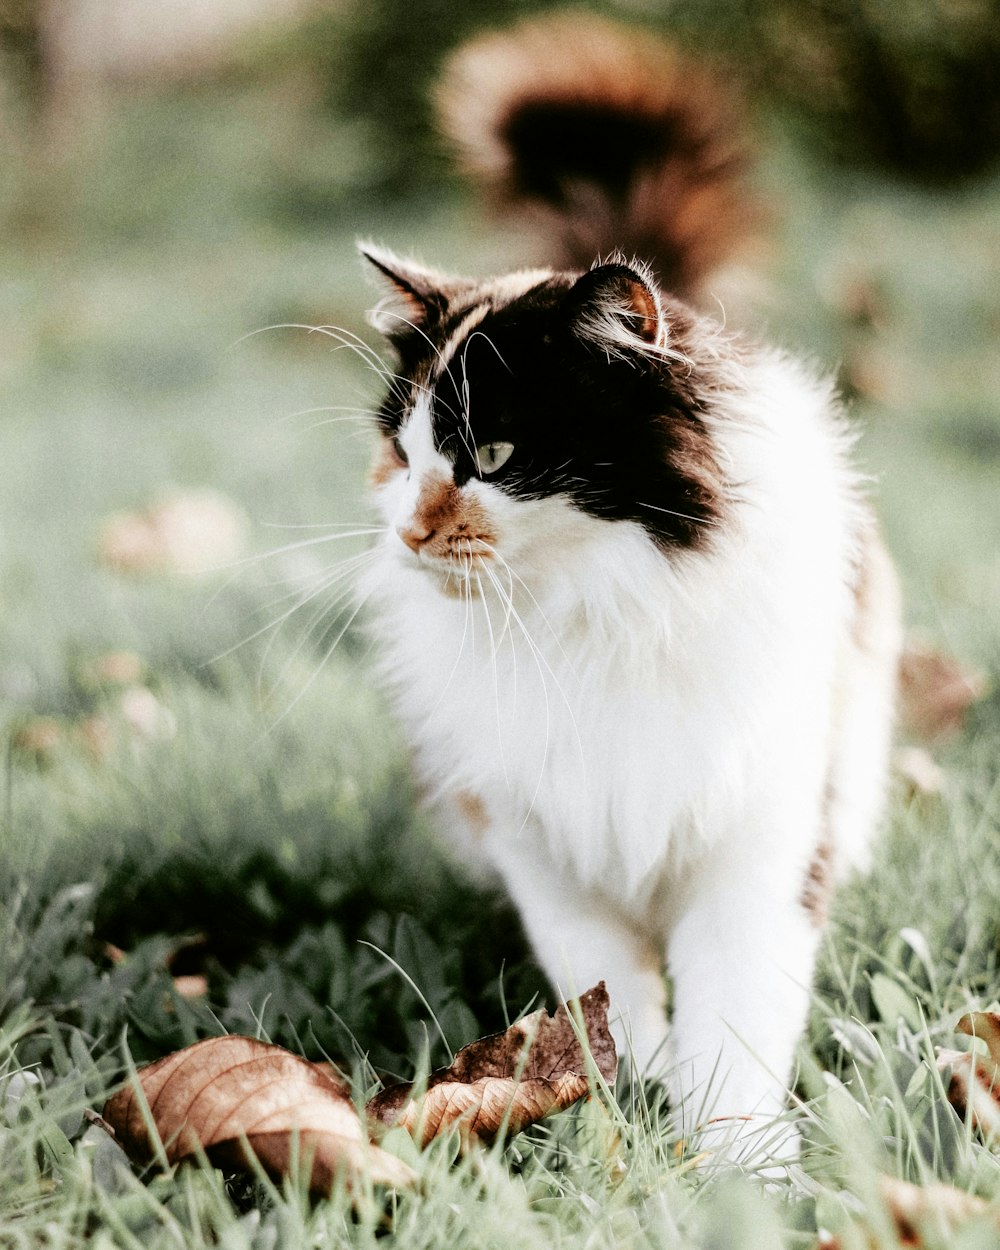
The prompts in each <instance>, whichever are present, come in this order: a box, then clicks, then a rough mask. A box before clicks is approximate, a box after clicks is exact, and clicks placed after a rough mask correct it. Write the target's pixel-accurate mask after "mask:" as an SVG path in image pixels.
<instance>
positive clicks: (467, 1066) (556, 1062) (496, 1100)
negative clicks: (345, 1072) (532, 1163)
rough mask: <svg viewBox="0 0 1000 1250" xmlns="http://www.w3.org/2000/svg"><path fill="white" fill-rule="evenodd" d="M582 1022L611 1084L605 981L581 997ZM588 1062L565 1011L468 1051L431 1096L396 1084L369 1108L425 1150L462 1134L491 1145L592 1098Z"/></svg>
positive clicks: (433, 1081) (430, 1087) (437, 1079)
mask: <svg viewBox="0 0 1000 1250" xmlns="http://www.w3.org/2000/svg"><path fill="white" fill-rule="evenodd" d="M579 1002H580V1018H581V1019H582V1022H583V1029H584V1032H585V1034H586V1037H587V1041H588V1045H589V1049H590V1054H591V1056H592V1058H593V1062H594V1064H595V1065H596V1067H597V1070H598V1071H599V1072H600V1073H601V1075H602V1076H603V1077H604V1079H605V1080H606V1081H609V1082H610V1081H613V1080H614V1078H615V1073H616V1071H617V1069H618V1055H617V1052H616V1050H615V1043H614V1040H613V1039H612V1037H611V1033H610V1031H609V1029H608V1005H609V1004H608V993H607V990H606V988H605V985H604V982H603V981H602V982H601V983H600V984H599V985H596V986H595V987H594V988H593V989H592V990H588V991H587V993H586V994H581V996H580V1000H579ZM589 1088H590V1083H589V1081H588V1078H587V1061H586V1058H585V1056H584V1052H583V1048H582V1047H581V1045H580V1040H579V1037H578V1036H577V1026H576V1025H575V1022H574V1021H573V1019H572V1018H571V1016H570V1013H569V1010H568V1009H567V1007H566V1005H565V1004H563V1005H562V1006H560V1007H559V1008H558V1009H557V1011H556V1012H555V1015H552V1016H550V1015H549V1014H548V1013H547V1012H546V1011H544V1010H542V1011H536V1012H534V1013H533V1014H532V1015H530V1016H525V1018H524V1019H523V1020H519V1021H518V1022H517V1024H513V1025H511V1027H510V1028H509V1029H507V1030H506V1032H503V1033H494V1034H492V1035H491V1036H489V1037H484V1038H481V1039H480V1040H479V1041H478V1042H473V1043H471V1045H469V1046H466V1047H464V1048H463V1049H462V1050H460V1051H459V1052H458V1054H457V1055H456V1056H455V1061H454V1063H452V1065H451V1067H449V1068H440V1069H439V1070H438V1071H436V1072H433V1073H431V1075H430V1077H429V1078H428V1081H427V1087H426V1091H425V1092H423V1093H417V1094H416V1095H415V1094H414V1089H413V1086H412V1085H411V1084H403V1085H390V1086H389V1087H388V1088H387V1089H384V1090H383V1091H382V1092H381V1093H380V1094H377V1095H376V1096H375V1097H374V1098H373V1099H372V1100H371V1101H370V1102H369V1103H368V1106H367V1111H368V1114H369V1115H370V1116H371V1117H372V1119H374V1120H377V1121H379V1122H380V1123H382V1124H385V1125H399V1126H401V1127H403V1128H405V1129H406V1130H407V1131H408V1132H409V1133H411V1134H413V1136H414V1137H416V1138H417V1140H418V1141H419V1142H420V1143H421V1144H422V1145H426V1144H427V1142H429V1141H430V1140H431V1139H432V1138H433V1137H436V1136H437V1135H438V1134H439V1133H445V1132H448V1131H449V1130H450V1129H452V1128H456V1127H457V1128H458V1129H459V1130H460V1132H461V1133H462V1135H463V1137H466V1138H472V1137H474V1138H478V1139H479V1140H481V1141H485V1142H491V1141H493V1140H494V1138H496V1137H497V1135H498V1134H500V1133H501V1132H503V1133H505V1134H506V1135H508V1136H511V1135H513V1134H514V1133H519V1132H520V1131H521V1130H522V1129H524V1128H527V1127H528V1125H530V1124H534V1123H535V1121H536V1120H540V1119H542V1117H543V1116H546V1115H548V1114H549V1113H550V1112H552V1111H561V1110H563V1109H564V1108H566V1107H568V1106H569V1105H570V1104H571V1103H574V1102H576V1100H577V1099H578V1098H581V1097H583V1095H584V1094H586V1093H587V1092H588V1090H589Z"/></svg>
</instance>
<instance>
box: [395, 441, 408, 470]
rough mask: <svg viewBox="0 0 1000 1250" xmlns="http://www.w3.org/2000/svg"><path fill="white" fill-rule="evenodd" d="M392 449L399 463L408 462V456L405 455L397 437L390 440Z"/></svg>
mask: <svg viewBox="0 0 1000 1250" xmlns="http://www.w3.org/2000/svg"><path fill="white" fill-rule="evenodd" d="M392 451H393V455H394V456H395V457H396V459H397V460H398V461H399V463H400V464H409V463H410V460H409V457H408V456H407V454H406V451H405V450H404V448H403V444H402V443H401V442H400V441H399V439H398V438H394V439H393V440H392Z"/></svg>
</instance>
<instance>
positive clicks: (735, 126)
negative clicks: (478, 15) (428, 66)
mask: <svg viewBox="0 0 1000 1250" xmlns="http://www.w3.org/2000/svg"><path fill="white" fill-rule="evenodd" d="M438 105H439V112H440V118H441V124H442V128H443V129H444V132H445V134H446V135H447V136H448V137H449V138H450V139H451V140H452V141H453V142H454V143H455V144H456V145H457V147H458V150H459V154H460V157H461V159H462V161H463V163H464V165H465V167H466V169H467V170H468V172H470V173H471V174H472V175H473V177H474V178H475V179H476V180H477V181H479V182H480V183H481V184H483V185H484V189H485V190H486V192H487V193H488V194H489V196H490V198H491V200H492V201H494V202H499V203H500V204H502V205H504V206H508V207H510V206H513V207H515V208H521V209H527V210H530V211H531V212H532V213H533V214H534V215H535V217H536V219H537V220H538V221H539V222H540V224H541V227H542V229H543V231H544V233H545V234H546V235H547V236H548V239H549V243H550V246H553V247H554V248H555V249H556V251H557V252H558V253H559V255H557V256H553V257H551V258H550V259H552V260H553V261H554V262H557V263H561V264H563V265H565V266H566V267H568V268H575V269H588V268H589V267H590V266H591V264H592V263H593V262H594V260H595V258H597V257H599V256H606V255H608V254H609V253H612V252H624V253H626V254H629V255H636V256H638V257H640V258H641V259H643V260H646V261H648V262H649V263H650V264H651V265H652V266H653V268H654V270H655V271H656V273H657V275H658V277H659V278H660V281H661V282H662V283H663V285H664V286H665V287H666V288H667V289H669V290H672V291H673V292H674V293H676V294H680V295H690V294H694V293H696V292H697V291H698V289H699V287H700V286H701V284H702V283H703V281H704V279H705V278H706V277H707V276H708V275H709V274H710V273H711V272H712V271H714V270H715V269H717V268H718V267H719V266H720V265H721V264H722V263H723V262H726V261H729V260H730V259H732V258H733V256H734V254H735V253H736V252H737V251H738V249H739V247H740V245H741V244H742V243H743V242H744V241H745V240H747V239H748V238H749V236H750V234H751V233H752V230H753V226H754V219H755V215H756V214H755V211H754V209H753V208H752V207H751V206H750V202H749V197H748V195H747V194H746V190H745V186H744V180H745V173H746V169H747V166H748V164H749V152H748V148H747V146H746V143H745V141H744V140H743V139H742V138H741V133H740V132H741V129H742V127H741V125H740V110H739V108H738V106H737V104H736V102H735V100H734V98H733V94H732V92H731V91H730V90H729V88H728V87H727V86H726V85H724V84H723V83H721V82H720V81H719V80H718V79H717V78H715V77H713V76H712V75H711V74H710V73H708V72H707V71H706V70H705V69H704V68H702V67H700V66H696V65H692V64H691V63H690V62H688V61H686V60H685V59H683V58H681V57H680V56H679V55H677V53H676V52H675V51H674V50H673V49H672V48H670V47H669V46H667V45H665V44H664V43H662V42H660V41H659V40H658V39H657V38H655V37H654V36H651V35H649V34H647V33H644V32H639V31H635V30H630V29H628V28H625V27H622V26H618V25H616V24H614V23H612V22H608V21H604V20H602V19H600V18H596V17H593V16H590V15H587V14H583V13H573V14H560V15H558V16H556V17H546V18H541V19H535V20H532V21H529V22H526V23H523V24H522V25H520V26H517V27H515V28H514V29H512V30H510V31H508V32H504V33H500V34H492V35H487V36H485V37H481V38H478V39H475V40H473V41H472V42H471V43H469V44H466V45H465V46H464V47H462V48H460V49H459V51H458V52H457V53H456V54H455V55H454V56H453V57H452V59H451V61H450V62H449V63H448V65H447V67H446V69H445V73H444V76H443V79H442V81H441V84H440V86H439V91H438Z"/></svg>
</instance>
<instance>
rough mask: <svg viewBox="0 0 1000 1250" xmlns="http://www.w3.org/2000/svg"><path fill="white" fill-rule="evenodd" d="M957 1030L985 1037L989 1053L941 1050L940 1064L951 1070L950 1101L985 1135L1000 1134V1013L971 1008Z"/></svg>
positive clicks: (972, 1035) (939, 1053) (997, 1135)
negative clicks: (972, 1009)
mask: <svg viewBox="0 0 1000 1250" xmlns="http://www.w3.org/2000/svg"><path fill="white" fill-rule="evenodd" d="M955 1029H956V1031H957V1032H959V1033H965V1034H967V1035H968V1036H969V1037H979V1038H982V1039H983V1041H984V1042H985V1043H986V1046H987V1049H988V1051H989V1054H988V1055H982V1054H976V1053H971V1052H969V1051H964V1050H939V1051H938V1061H937V1062H938V1067H939V1068H940V1069H941V1070H942V1071H944V1072H950V1073H951V1079H950V1081H949V1082H948V1101H949V1102H950V1103H951V1105H952V1106H953V1107H954V1108H955V1110H956V1111H957V1112H958V1114H959V1115H960V1116H961V1117H962V1119H963V1120H964V1119H965V1118H966V1117H968V1119H969V1122H970V1123H971V1124H972V1125H973V1126H974V1127H975V1128H977V1129H979V1131H980V1132H981V1133H982V1134H983V1136H984V1137H1000V1015H997V1014H996V1013H994V1012H990V1011H972V1012H969V1013H968V1015H964V1016H963V1017H962V1018H961V1020H959V1022H958V1024H957V1025H956V1026H955Z"/></svg>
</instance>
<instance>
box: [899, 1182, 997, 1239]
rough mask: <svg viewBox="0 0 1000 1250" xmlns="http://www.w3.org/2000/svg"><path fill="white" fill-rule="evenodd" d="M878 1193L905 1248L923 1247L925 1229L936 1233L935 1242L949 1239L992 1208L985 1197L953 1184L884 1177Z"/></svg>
mask: <svg viewBox="0 0 1000 1250" xmlns="http://www.w3.org/2000/svg"><path fill="white" fill-rule="evenodd" d="M879 1190H880V1191H881V1194H882V1197H883V1199H884V1200H885V1205H886V1207H887V1208H888V1211H889V1214H890V1215H891V1216H892V1218H893V1221H894V1222H895V1225H896V1231H897V1232H898V1234H899V1237H900V1240H901V1241H902V1243H903V1245H904V1246H922V1245H923V1244H924V1242H923V1238H922V1236H921V1233H922V1231H923V1230H925V1229H926V1230H927V1231H933V1233H934V1235H935V1242H936V1241H937V1239H938V1238H946V1237H948V1236H949V1235H950V1234H952V1233H953V1232H954V1231H955V1229H956V1228H958V1226H959V1225H960V1224H964V1223H966V1222H967V1221H968V1220H971V1219H973V1218H974V1217H975V1216H977V1215H982V1214H983V1213H984V1212H986V1211H988V1210H989V1209H990V1208H989V1206H988V1205H987V1203H985V1202H984V1201H983V1199H982V1198H977V1197H976V1196H975V1194H968V1193H964V1192H963V1191H962V1190H960V1189H955V1188H954V1187H953V1186H951V1185H911V1184H910V1183H909V1182H908V1181H900V1180H896V1179H895V1178H894V1177H891V1176H883V1177H882V1178H881V1180H880V1181H879Z"/></svg>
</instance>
